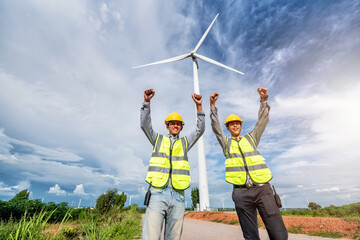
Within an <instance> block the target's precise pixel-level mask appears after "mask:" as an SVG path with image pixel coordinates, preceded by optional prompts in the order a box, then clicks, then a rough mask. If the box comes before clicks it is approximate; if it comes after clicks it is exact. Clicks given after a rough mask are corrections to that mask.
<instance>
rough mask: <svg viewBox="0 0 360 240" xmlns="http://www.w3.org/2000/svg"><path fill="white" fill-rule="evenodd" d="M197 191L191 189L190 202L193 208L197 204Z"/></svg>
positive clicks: (195, 188)
mask: <svg viewBox="0 0 360 240" xmlns="http://www.w3.org/2000/svg"><path fill="white" fill-rule="evenodd" d="M199 199H200V198H199V189H198V188H197V187H194V188H193V189H191V200H192V204H193V208H196V205H197V204H198V203H199Z"/></svg>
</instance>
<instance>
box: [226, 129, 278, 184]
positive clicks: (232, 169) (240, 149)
mask: <svg viewBox="0 0 360 240" xmlns="http://www.w3.org/2000/svg"><path fill="white" fill-rule="evenodd" d="M225 157H226V160H225V165H226V171H225V176H226V177H225V179H226V181H227V182H229V183H232V184H235V185H244V184H245V183H246V176H247V172H248V174H249V175H250V177H251V180H252V181H253V182H254V183H266V182H268V181H270V180H271V179H272V175H271V172H270V169H269V168H268V167H267V166H266V164H265V158H263V157H262V156H261V155H260V153H259V151H258V150H257V148H256V145H255V143H254V140H253V139H252V137H251V136H250V134H246V135H245V136H244V137H242V138H241V139H240V141H237V140H236V139H232V138H226V150H225ZM244 158H245V161H244Z"/></svg>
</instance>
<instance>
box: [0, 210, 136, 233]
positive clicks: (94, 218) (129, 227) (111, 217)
mask: <svg viewBox="0 0 360 240" xmlns="http://www.w3.org/2000/svg"><path fill="white" fill-rule="evenodd" d="M55 211H56V210H53V211H51V212H50V211H45V210H42V211H41V212H40V213H39V214H34V215H33V216H29V215H28V214H27V213H26V212H25V214H24V215H23V217H22V218H21V219H20V220H19V221H15V220H9V221H7V222H4V221H2V222H0V239H1V240H25V239H36V240H66V239H89V240H95V239H96V240H102V239H120V240H131V239H134V237H136V236H139V235H140V233H141V214H140V213H138V212H137V210H136V209H135V208H132V209H129V210H128V211H126V212H125V211H120V209H114V210H113V211H111V212H110V213H109V214H107V215H106V217H104V216H103V215H99V214H97V212H96V211H84V212H82V214H81V215H79V219H78V220H76V221H70V219H71V214H70V213H71V210H69V211H68V212H67V213H66V215H65V217H64V218H63V219H62V220H61V222H60V223H57V224H53V223H51V221H49V220H51V218H52V215H53V214H54V212H55Z"/></svg>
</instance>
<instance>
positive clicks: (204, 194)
mask: <svg viewBox="0 0 360 240" xmlns="http://www.w3.org/2000/svg"><path fill="white" fill-rule="evenodd" d="M218 16H219V14H216V16H215V18H214V20H213V21H212V22H211V24H210V26H209V27H208V29H207V30H206V32H205V33H204V35H203V36H202V37H201V39H200V41H199V42H198V44H197V45H196V47H195V48H194V50H192V51H191V52H189V53H186V54H183V55H180V56H177V57H173V58H169V59H165V60H162V61H158V62H153V63H149V64H145V65H141V66H137V67H133V68H140V67H146V66H151V65H156V64H162V63H169V62H175V61H180V60H183V59H186V58H189V57H191V59H192V61H193V73H194V92H195V93H196V94H200V87H199V76H198V68H199V64H198V62H197V59H198V58H199V59H201V60H204V61H205V62H209V63H212V64H215V65H218V66H220V67H223V68H226V69H228V70H231V71H234V72H236V73H239V74H242V75H244V73H242V72H240V71H238V70H236V69H233V68H231V67H228V66H226V65H224V64H222V63H219V62H217V61H215V60H213V59H211V58H208V57H205V56H203V55H200V54H198V53H197V51H198V50H199V48H200V46H201V44H202V43H203V41H204V40H205V38H206V36H207V34H208V33H209V31H210V29H211V27H212V25H213V24H214V22H215V20H216V18H217V17H218ZM195 113H196V109H195ZM197 147H198V168H199V195H200V211H206V210H210V201H209V190H208V182H207V176H206V161H205V150H204V139H203V137H201V138H200V139H199V140H198V142H197Z"/></svg>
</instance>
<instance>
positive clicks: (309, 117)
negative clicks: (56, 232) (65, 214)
mask: <svg viewBox="0 0 360 240" xmlns="http://www.w3.org/2000/svg"><path fill="white" fill-rule="evenodd" d="M217 13H219V17H218V19H217V20H216V22H215V23H214V25H213V28H212V29H211V31H210V32H209V34H208V36H207V38H206V39H205V41H204V43H203V45H202V46H201V48H200V49H199V51H198V52H199V53H200V54H202V55H205V56H207V57H210V58H212V59H214V60H216V61H219V62H221V63H224V64H226V65H228V66H230V67H233V68H235V69H238V70H240V71H242V72H244V73H245V75H244V76H242V75H239V74H236V73H233V72H230V71H228V70H225V69H223V68H220V67H218V66H214V65H212V64H209V63H207V62H203V61H201V60H199V66H200V70H199V79H200V89H201V93H202V94H203V96H204V103H203V106H204V110H205V113H206V115H207V116H206V120H207V123H206V128H207V129H206V132H205V135H204V140H205V149H206V162H207V175H208V181H209V185H210V186H209V194H210V204H211V206H212V207H222V204H223V203H224V205H225V207H233V202H232V200H231V191H232V186H231V185H230V184H228V183H226V182H225V181H224V168H225V166H224V160H225V158H224V156H223V155H222V152H221V148H220V146H219V145H218V143H217V140H216V138H215V136H214V134H213V133H212V131H211V126H210V119H209V117H208V116H209V95H210V94H211V93H212V92H214V91H217V92H218V93H219V94H220V97H219V100H218V102H217V106H218V109H219V116H220V118H221V119H222V120H224V119H225V118H226V116H227V115H229V114H231V113H236V114H238V115H240V116H241V117H242V118H243V119H244V126H243V130H242V134H246V133H247V132H250V131H251V130H252V129H253V127H254V125H255V123H256V120H257V111H258V108H259V97H258V94H257V92H256V89H257V88H258V87H266V88H268V89H269V96H270V97H269V104H270V105H271V112H270V122H269V124H268V126H267V128H266V130H265V132H264V134H263V137H262V140H261V142H260V145H259V151H260V152H261V153H262V155H263V156H264V157H266V159H267V163H268V166H269V167H270V169H271V171H272V173H273V175H274V178H273V180H272V183H273V184H274V185H275V186H276V187H277V191H278V193H279V194H280V195H281V197H282V198H283V200H284V201H285V206H286V207H306V206H307V204H308V202H309V201H314V202H317V203H319V204H320V205H322V206H329V205H330V204H334V205H343V204H348V203H354V202H359V201H360V181H359V180H360V177H359V173H358V172H359V170H360V148H359V142H360V126H359V123H358V122H359V120H358V119H359V117H360V113H359V110H358V109H357V106H359V105H360V98H359V92H360V81H359V80H360V77H359V76H360V67H359V66H360V65H359V64H360V3H359V1H357V0H354V1H351V0H348V1H335V0H334V1H331V0H330V1H327V0H323V1H270V0H269V1H250V0H237V1H214V0H213V1H205V0H202V1H160V0H151V1H150V0H133V1H112V0H108V1H84V0H78V1H60V0H59V1H57V0H54V1H46V0H30V1H11V0H5V1H1V2H0V16H1V18H0V19H1V20H0V199H1V200H9V199H11V198H12V197H13V196H14V195H15V194H16V193H17V192H19V191H21V190H23V189H30V191H31V198H36V199H42V200H43V201H45V202H48V201H55V202H62V201H66V202H68V203H69V205H78V203H79V201H80V199H81V205H83V206H93V205H94V204H95V200H96V198H97V197H98V196H99V195H100V194H101V193H103V192H105V191H106V190H107V189H110V188H118V189H119V191H120V192H125V193H126V194H127V195H128V198H130V196H131V199H132V203H138V204H139V205H142V202H143V198H144V191H145V189H146V188H147V184H146V183H145V175H146V171H147V167H148V162H149V157H150V152H151V150H152V146H151V144H150V143H149V142H148V140H147V138H146V137H145V135H144V134H143V133H142V131H141V129H140V124H139V112H140V107H141V105H142V102H143V91H144V90H145V89H148V88H153V89H154V90H155V91H156V95H155V97H154V98H153V100H152V103H151V106H152V119H153V127H154V129H155V131H157V132H159V133H162V134H166V129H165V126H164V123H163V121H164V118H165V117H166V116H167V114H169V113H170V112H173V111H177V112H179V113H180V114H181V115H182V116H183V118H184V121H185V123H186V125H185V128H184V130H183V132H182V134H183V135H186V134H188V133H190V132H191V131H192V130H193V129H194V128H195V119H194V103H193V101H192V99H191V93H192V92H193V78H192V62H191V59H186V60H184V61H181V62H175V63H168V64H164V65H158V66H152V67H147V68H140V69H132V67H133V66H137V65H141V64H146V63H149V62H154V61H158V60H162V59H166V58H170V57H174V56H178V55H181V54H185V53H187V52H190V51H191V50H192V49H193V48H194V47H195V46H196V44H197V42H198V41H199V39H200V38H201V36H202V34H203V33H204V32H205V30H206V29H207V27H208V26H209V24H210V23H211V21H212V19H213V18H214V17H215V15H216V14H217ZM224 130H225V131H226V129H224ZM196 151H197V150H196V147H195V148H193V149H192V151H191V152H190V166H191V176H192V187H195V186H197V185H198V169H197V155H196ZM186 201H187V206H188V207H190V202H191V199H190V190H188V191H187V192H186ZM128 203H129V202H127V204H128Z"/></svg>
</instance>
